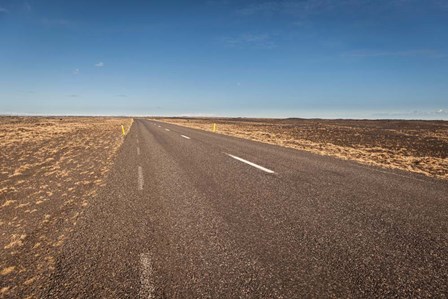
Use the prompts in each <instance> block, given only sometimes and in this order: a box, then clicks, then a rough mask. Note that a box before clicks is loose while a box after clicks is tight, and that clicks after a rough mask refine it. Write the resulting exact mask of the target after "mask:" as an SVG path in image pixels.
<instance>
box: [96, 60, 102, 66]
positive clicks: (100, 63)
mask: <svg viewBox="0 0 448 299" xmlns="http://www.w3.org/2000/svg"><path fill="white" fill-rule="evenodd" d="M95 66H96V67H103V66H104V62H102V61H100V62H98V63H95Z"/></svg>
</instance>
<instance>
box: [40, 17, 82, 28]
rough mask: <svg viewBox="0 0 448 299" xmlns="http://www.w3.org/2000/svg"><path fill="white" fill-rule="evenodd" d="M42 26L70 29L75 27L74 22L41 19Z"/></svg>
mask: <svg viewBox="0 0 448 299" xmlns="http://www.w3.org/2000/svg"><path fill="white" fill-rule="evenodd" d="M41 22H42V24H44V25H45V26H51V27H72V26H74V25H75V23H74V22H72V21H70V20H67V19H48V18H43V19H42V20H41Z"/></svg>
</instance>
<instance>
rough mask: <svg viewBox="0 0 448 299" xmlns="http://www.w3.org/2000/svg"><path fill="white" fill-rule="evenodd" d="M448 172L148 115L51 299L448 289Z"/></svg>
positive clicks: (64, 259) (435, 292)
mask: <svg viewBox="0 0 448 299" xmlns="http://www.w3.org/2000/svg"><path fill="white" fill-rule="evenodd" d="M447 215H448V184H447V182H444V181H440V180H436V179H431V178H426V177H422V176H419V175H416V174H411V173H405V172H399V171H391V170H382V169H379V168H375V167H369V166H363V165H360V164H357V163H354V162H349V161H342V160H338V159H334V158H330V157H321V156H317V155H314V154H310V153H306V152H301V151H297V150H292V149H286V148H281V147H277V146H273V145H266V144H261V143H256V142H252V141H248V140H242V139H238V138H233V137H228V136H223V135H219V134H214V133H208V132H203V131H199V130H194V129H189V128H184V127H179V126H175V125H170V124H165V123H158V122H155V121H147V120H139V119H137V120H136V121H135V122H134V125H133V126H132V128H131V130H130V132H129V134H128V135H127V137H126V140H125V142H124V145H123V147H122V148H121V150H120V152H119V154H118V157H117V161H116V163H115V165H114V167H113V169H112V171H111V173H110V175H109V177H108V179H107V185H106V187H104V188H103V189H102V190H101V191H100V195H99V196H98V197H97V198H96V199H95V200H94V201H93V203H92V205H91V206H89V207H88V208H87V210H86V211H85V213H84V214H83V216H82V217H81V219H80V220H79V222H78V225H77V226H76V229H75V231H74V233H73V234H72V235H71V236H70V237H69V239H68V240H67V241H66V243H65V245H64V247H63V250H62V254H61V255H60V256H58V257H57V267H56V271H55V274H54V275H53V276H52V277H51V280H50V283H49V284H48V285H47V286H46V287H45V288H44V289H43V290H42V294H41V297H43V298H304V297H314V298H327V297H342V298H348V297H357V298H359V297H414V298H415V297H429V296H433V297H437V298H446V296H447V294H448V288H447V282H448V268H447V267H448V216H447Z"/></svg>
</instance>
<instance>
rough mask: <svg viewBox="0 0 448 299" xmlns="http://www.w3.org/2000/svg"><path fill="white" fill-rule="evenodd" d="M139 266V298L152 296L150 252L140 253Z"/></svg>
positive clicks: (146, 298) (152, 282) (153, 290)
mask: <svg viewBox="0 0 448 299" xmlns="http://www.w3.org/2000/svg"><path fill="white" fill-rule="evenodd" d="M140 267H141V268H140V291H139V294H138V295H139V298H142V299H143V298H145V299H150V298H154V292H155V287H154V281H153V278H154V274H153V268H152V262H151V256H150V254H148V253H142V254H140Z"/></svg>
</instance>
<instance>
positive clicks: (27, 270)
mask: <svg viewBox="0 0 448 299" xmlns="http://www.w3.org/2000/svg"><path fill="white" fill-rule="evenodd" d="M131 123H132V120H131V119H124V118H123V119H118V118H93V117H91V118H78V117H76V118H75V117H64V118H44V117H0V140H1V141H2V142H1V144H0V153H1V155H0V165H1V170H0V246H1V249H0V250H1V255H0V297H17V298H25V297H27V296H32V295H33V291H32V290H37V289H38V288H39V287H40V286H41V285H42V283H43V280H44V279H45V277H48V275H50V273H51V271H52V270H53V269H54V267H55V255H56V254H57V252H58V250H60V246H61V245H62V244H63V243H64V240H65V238H66V236H67V234H69V233H70V231H71V230H72V229H73V226H74V225H75V224H76V221H77V218H78V216H79V215H80V214H81V213H82V212H83V209H84V208H85V207H86V206H87V205H88V204H89V202H90V201H91V199H92V197H93V196H95V193H96V190H97V188H98V187H99V186H101V185H102V184H103V182H104V178H105V176H106V174H107V172H108V170H109V168H110V166H111V164H112V162H113V158H114V156H115V153H116V152H117V150H118V148H119V146H120V145H121V143H122V140H123V137H122V133H121V125H122V124H123V125H125V126H126V128H129V127H130V125H131ZM23 286H28V287H27V288H24V287H23ZM25 290H26V291H25ZM29 292H31V293H29Z"/></svg>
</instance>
